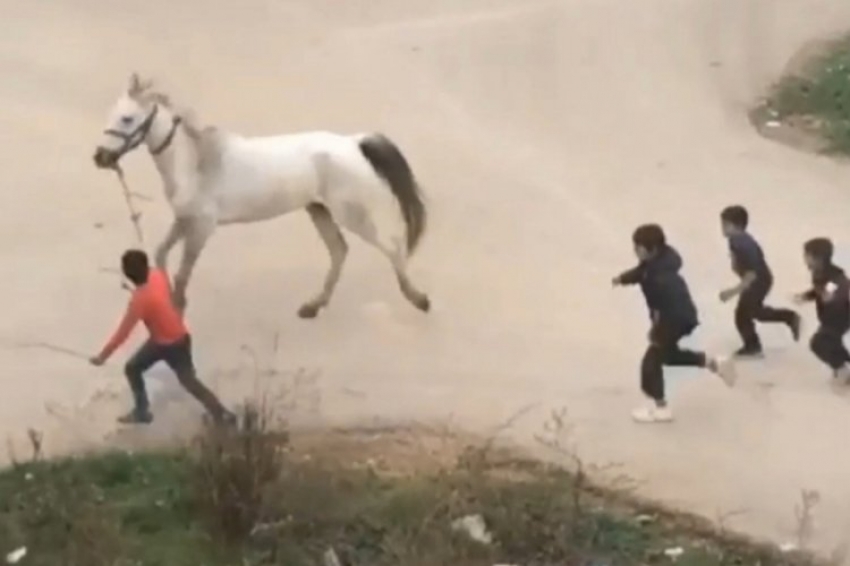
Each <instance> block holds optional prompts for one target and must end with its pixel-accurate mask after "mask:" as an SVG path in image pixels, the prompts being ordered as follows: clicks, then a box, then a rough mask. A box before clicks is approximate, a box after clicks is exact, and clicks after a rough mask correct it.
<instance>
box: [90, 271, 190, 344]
mask: <svg viewBox="0 0 850 566" xmlns="http://www.w3.org/2000/svg"><path fill="white" fill-rule="evenodd" d="M140 320H141V321H142V322H143V323H144V324H145V326H146V327H147V329H148V332H149V333H150V339H151V340H152V341H153V342H155V343H157V344H173V343H175V342H177V341H178V340H180V339H182V338H183V337H184V336H186V335H187V334H188V332H189V331H188V330H187V328H186V325H185V324H184V322H183V317H182V316H181V315H180V313H179V312H177V309H176V308H174V304H173V303H172V302H171V285H170V284H169V282H168V275H167V274H166V273H165V271H163V270H161V269H152V270H151V271H150V273H149V274H148V281H147V283H145V284H144V285H141V286H140V287H138V288H136V290H135V291H133V296H132V298H131V299H130V304H129V305H127V312H126V313H125V314H124V318H123V319H122V320H121V324H119V325H118V328H117V329H116V330H115V333H114V334H113V335H112V338H110V339H109V342H107V343H106V345H105V346H104V347H103V350H101V353H100V357H101V358H102V359H104V360H106V359H107V358H108V357H109V356H111V355H112V353H113V352H115V350H117V349H118V347H120V346H121V345H122V344H123V343H124V342H125V341H126V340H127V338H128V337H129V336H130V333H131V332H132V331H133V328H135V326H136V324H137V323H138V322H139V321H140Z"/></svg>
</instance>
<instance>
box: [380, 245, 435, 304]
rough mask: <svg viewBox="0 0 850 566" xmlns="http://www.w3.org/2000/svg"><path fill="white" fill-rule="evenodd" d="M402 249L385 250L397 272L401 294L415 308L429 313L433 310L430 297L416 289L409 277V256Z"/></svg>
mask: <svg viewBox="0 0 850 566" xmlns="http://www.w3.org/2000/svg"><path fill="white" fill-rule="evenodd" d="M400 248H401V246H399V247H396V248H395V249H394V250H385V253H386V255H387V257H389V259H390V262H391V263H392V265H393V269H394V270H395V274H396V278H397V279H398V286H399V289H401V293H402V294H403V295H404V296H405V298H406V299H407V300H408V301H410V303H411V304H412V305H413V306H414V307H416V308H417V309H419V310H421V311H422V312H428V311H429V310H431V300H430V299H429V298H428V295H426V294H425V293H423V292H422V291H420V290H419V289H417V288H416V286H415V285H414V284H413V282H412V281H411V280H410V277H409V276H408V275H407V255H406V254H405V252H404V250H403V249H400Z"/></svg>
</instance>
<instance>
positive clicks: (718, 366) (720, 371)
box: [706, 357, 738, 387]
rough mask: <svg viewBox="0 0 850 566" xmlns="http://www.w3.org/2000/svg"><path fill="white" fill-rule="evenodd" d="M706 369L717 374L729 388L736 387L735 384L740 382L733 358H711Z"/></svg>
mask: <svg viewBox="0 0 850 566" xmlns="http://www.w3.org/2000/svg"><path fill="white" fill-rule="evenodd" d="M706 367H707V368H708V370H709V371H711V372H712V373H715V374H717V376H718V377H719V378H720V379H722V380H723V383H725V384H726V385H727V386H729V387H734V386H735V382H736V381H738V372H737V371H735V362H734V360H732V358H721V357H715V358H711V359H709V361H708V364H707V366H706Z"/></svg>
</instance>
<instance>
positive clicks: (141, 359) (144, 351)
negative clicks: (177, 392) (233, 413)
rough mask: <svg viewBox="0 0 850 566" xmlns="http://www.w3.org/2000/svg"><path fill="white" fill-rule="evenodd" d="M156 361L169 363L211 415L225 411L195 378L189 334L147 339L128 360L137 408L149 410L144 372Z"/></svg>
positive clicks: (140, 410)
mask: <svg viewBox="0 0 850 566" xmlns="http://www.w3.org/2000/svg"><path fill="white" fill-rule="evenodd" d="M157 362H165V363H166V364H168V367H170V368H171V369H172V370H173V371H174V373H175V374H177V380H178V381H180V385H182V386H183V388H184V389H185V390H186V391H188V392H189V393H190V394H191V395H192V397H194V398H195V399H197V400H198V401H199V402H200V403H201V404H202V405H203V406H204V408H205V409H206V410H207V412H209V413H210V415H211V416H212V417H213V418H214V419H220V418H221V417H222V416H223V415H224V414H225V413H226V410H225V408H224V406H222V404H221V402H220V401H219V400H218V397H216V396H215V395H214V394H213V392H212V391H210V390H209V389H207V388H206V387H205V386H204V384H203V383H201V382H200V381H199V380H198V376H197V375H196V373H195V364H194V362H193V361H192V337H191V336H189V335H186V337H185V338H183V339H181V340H179V341H177V342H174V343H173V344H157V343H155V342H153V341H151V340H148V341H147V342H145V343H144V344H143V345H142V346H141V347H140V348H139V349H138V351H137V352H136V353H135V354H133V356H132V357H131V358H130V359H129V360H128V361H127V364H126V365H125V366H124V375H126V376H127V381H129V382H130V390H131V391H132V392H133V399H134V400H135V403H136V411H139V412H148V411H149V410H150V403H149V401H148V394H147V391H146V389H145V380H144V375H143V374H144V373H145V372H146V371H147V370H149V369H150V368H151V367H152V366H153V365H154V364H156V363H157Z"/></svg>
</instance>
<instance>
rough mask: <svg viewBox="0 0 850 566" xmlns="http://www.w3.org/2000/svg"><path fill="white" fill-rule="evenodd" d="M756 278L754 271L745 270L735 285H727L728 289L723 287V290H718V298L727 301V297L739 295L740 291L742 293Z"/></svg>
mask: <svg viewBox="0 0 850 566" xmlns="http://www.w3.org/2000/svg"><path fill="white" fill-rule="evenodd" d="M757 278H758V277H757V276H756V272H755V271H747V272H746V273H744V275H743V276H742V277H741V281H740V282H738V284H737V285H735V286H734V287H729V288H728V289H724V290H722V291H720V300H721V301H728V300H729V299H732V298H734V297H737V296H738V295H740V294H741V293H743V292H744V291H746V290H747V289H749V288H750V285H752V284H753V283H755V281H756V279H757Z"/></svg>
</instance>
